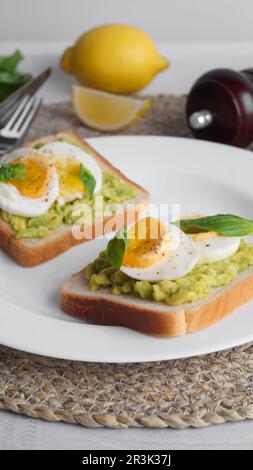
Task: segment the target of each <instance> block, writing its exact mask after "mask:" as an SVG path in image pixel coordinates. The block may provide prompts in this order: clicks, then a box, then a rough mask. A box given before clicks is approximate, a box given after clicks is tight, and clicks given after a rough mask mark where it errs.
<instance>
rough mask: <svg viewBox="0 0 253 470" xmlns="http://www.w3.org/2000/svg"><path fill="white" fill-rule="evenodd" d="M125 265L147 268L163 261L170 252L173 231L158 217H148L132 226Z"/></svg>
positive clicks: (128, 237) (124, 259) (129, 231)
mask: <svg viewBox="0 0 253 470" xmlns="http://www.w3.org/2000/svg"><path fill="white" fill-rule="evenodd" d="M127 239H128V243H127V248H126V251H125V254H124V258H123V265H124V266H127V267H136V268H146V267H148V266H152V265H153V264H156V263H158V262H159V261H161V260H162V259H163V258H164V257H165V256H166V255H168V253H169V252H170V243H171V239H172V236H171V232H170V231H169V229H168V227H167V226H166V225H165V224H163V223H161V222H160V221H159V220H157V219H153V218H152V217H146V218H144V219H141V220H139V221H138V222H137V223H136V224H135V225H133V226H132V227H130V229H129V230H128V232H127Z"/></svg>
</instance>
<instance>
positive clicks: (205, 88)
mask: <svg viewBox="0 0 253 470" xmlns="http://www.w3.org/2000/svg"><path fill="white" fill-rule="evenodd" d="M186 116H187V121H188V125H189V127H190V129H191V131H192V133H193V134H194V136H195V137H197V138H198V139H205V140H213V141H216V142H222V143H224V144H230V145H235V146H238V147H247V146H248V145H249V144H250V143H251V142H252V141H253V69H248V70H243V71H242V72H236V71H234V70H230V69H215V70H211V71H210V72H207V73H205V74H204V75H202V76H201V77H200V78H199V79H198V80H197V81H196V82H195V83H194V85H193V87H192V89H191V91H190V93H189V96H188V99H187V104H186Z"/></svg>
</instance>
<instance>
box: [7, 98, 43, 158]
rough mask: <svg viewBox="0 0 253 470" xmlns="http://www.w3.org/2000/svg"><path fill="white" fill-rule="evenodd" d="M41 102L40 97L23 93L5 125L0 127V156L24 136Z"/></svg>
mask: <svg viewBox="0 0 253 470" xmlns="http://www.w3.org/2000/svg"><path fill="white" fill-rule="evenodd" d="M41 103H42V99H41V98H36V97H34V96H30V95H25V96H24V97H23V98H22V99H21V100H20V103H19V105H18V106H17V108H16V110H15V112H14V113H13V114H12V115H11V117H10V119H9V120H8V122H7V123H6V124H5V126H4V127H3V128H2V129H0V157H1V156H3V155H4V154H5V153H6V152H8V151H10V150H12V149H13V148H14V147H16V146H17V145H18V144H19V143H20V142H21V141H22V140H23V138H24V136H25V134H26V132H27V130H28V127H29V126H30V124H31V123H32V121H33V119H34V118H35V116H36V114H37V112H38V110H39V107H40V105H41Z"/></svg>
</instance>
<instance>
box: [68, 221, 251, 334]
mask: <svg viewBox="0 0 253 470" xmlns="http://www.w3.org/2000/svg"><path fill="white" fill-rule="evenodd" d="M143 220H144V219H141V221H139V222H138V223H137V224H136V225H137V226H139V227H140V223H142V221H143ZM146 220H148V218H147V219H146ZM194 220H195V221H193V220H191V221H190V219H188V220H181V223H182V226H181V229H183V230H181V229H179V228H178V230H179V232H178V234H179V237H180V243H179V244H178V246H177V247H176V248H174V250H172V249H171V244H170V243H171V239H170V237H169V236H168V235H169V233H170V232H172V230H173V228H174V226H175V227H176V225H174V224H170V225H169V227H168V229H167V228H166V227H165V228H163V230H160V226H161V224H160V223H159V222H158V224H160V225H158V227H159V229H158V236H156V237H154V238H151V237H150V231H149V230H148V231H147V233H148V236H146V238H144V239H142V240H136V239H135V238H134V237H133V238H132V237H131V227H130V228H128V229H127V230H125V232H124V234H123V236H122V233H121V234H120V235H121V236H120V237H118V238H119V239H120V240H121V242H120V243H118V242H117V240H116V238H117V237H115V238H114V239H113V241H111V242H109V243H108V246H107V249H106V250H105V251H104V252H102V253H100V255H99V256H98V258H97V259H96V260H94V261H93V262H91V263H90V264H89V265H88V266H86V267H85V268H84V270H83V271H81V272H79V273H77V274H74V275H73V276H72V277H71V278H70V279H69V280H68V281H67V282H66V283H65V284H63V285H62V287H61V291H60V296H61V307H62V309H63V311H64V312H66V313H69V314H70V315H74V316H77V317H78V318H81V319H84V320H88V321H90V322H92V323H97V324H102V325H118V326H125V327H128V328H132V329H135V330H138V331H140V332H143V333H148V334H152V335H157V336H178V335H183V334H186V333H190V332H195V331H198V330H200V329H202V328H205V327H208V326H210V325H212V324H214V323H216V322H217V321H219V320H221V319H222V318H224V317H225V316H226V315H228V314H229V313H231V312H233V311H234V310H235V309H236V308H238V307H239V306H240V305H242V304H244V303H245V302H247V301H249V300H251V299H252V298H253V245H252V244H248V243H246V242H245V241H244V240H243V239H242V237H243V236H245V235H250V234H252V230H253V222H252V221H248V220H247V219H242V218H240V217H237V216H230V215H228V214H225V215H222V214H218V215H216V216H210V217H203V218H196V219H194ZM199 221H200V222H199ZM187 222H188V226H187ZM145 223H146V224H147V222H145ZM148 224H149V225H150V224H153V225H156V226H157V221H152V219H151V220H148ZM194 224H196V225H194ZM191 229H193V230H191ZM135 232H136V230H135ZM122 240H125V247H124V244H123V243H122ZM143 241H144V242H145V243H143ZM122 247H123V248H122Z"/></svg>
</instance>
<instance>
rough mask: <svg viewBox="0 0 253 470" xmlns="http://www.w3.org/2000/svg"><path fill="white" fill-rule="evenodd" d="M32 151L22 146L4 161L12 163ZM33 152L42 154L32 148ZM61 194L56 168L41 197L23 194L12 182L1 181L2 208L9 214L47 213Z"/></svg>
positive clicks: (0, 205) (34, 215)
mask: <svg viewBox="0 0 253 470" xmlns="http://www.w3.org/2000/svg"><path fill="white" fill-rule="evenodd" d="M28 153H31V149H30V148H20V149H16V150H14V151H13V152H11V153H9V154H7V155H6V156H5V157H4V158H3V159H2V163H10V162H12V161H13V160H16V159H18V158H22V157H25V155H27V154H28ZM32 153H37V154H38V155H41V154H40V152H38V151H36V150H32ZM58 194H59V181H58V175H57V173H56V171H55V170H53V171H52V175H51V178H50V181H49V184H48V188H47V190H46V192H45V194H43V196H41V197H39V198H31V197H26V196H23V195H22V194H21V193H20V192H19V190H18V189H17V188H16V187H15V186H13V185H12V184H10V183H4V182H0V208H1V209H2V210H4V211H6V212H8V213H9V214H12V215H20V216H24V217H37V216H40V215H43V214H45V213H46V212H47V211H48V209H49V208H50V207H51V205H52V204H53V203H54V201H55V200H56V198H57V196H58Z"/></svg>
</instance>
